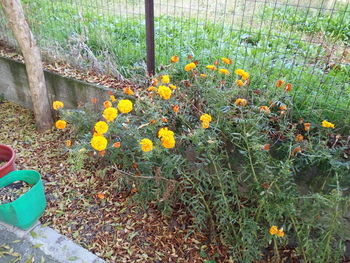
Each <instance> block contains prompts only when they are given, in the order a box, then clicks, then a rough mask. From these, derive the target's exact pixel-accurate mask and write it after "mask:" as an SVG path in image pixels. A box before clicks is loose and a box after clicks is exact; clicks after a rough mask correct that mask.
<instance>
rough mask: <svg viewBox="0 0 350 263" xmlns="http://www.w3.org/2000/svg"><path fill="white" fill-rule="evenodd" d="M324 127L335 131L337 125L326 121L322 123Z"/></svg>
mask: <svg viewBox="0 0 350 263" xmlns="http://www.w3.org/2000/svg"><path fill="white" fill-rule="evenodd" d="M322 127H325V128H332V129H334V127H335V125H334V124H333V123H331V122H328V121H326V120H324V121H323V122H322Z"/></svg>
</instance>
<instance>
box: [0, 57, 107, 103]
mask: <svg viewBox="0 0 350 263" xmlns="http://www.w3.org/2000/svg"><path fill="white" fill-rule="evenodd" d="M45 80H46V87H47V89H48V92H49V98H50V100H51V101H54V100H61V101H63V102H64V103H65V106H66V107H67V108H76V107H77V105H78V104H81V103H83V104H84V103H87V102H90V100H91V98H94V97H95V98H97V102H98V103H101V102H102V101H104V100H105V99H106V98H108V95H107V91H108V90H112V89H109V88H106V87H103V86H97V85H93V84H89V83H86V82H82V81H79V80H75V79H70V78H66V77H62V76H60V75H58V74H55V73H51V72H48V71H45ZM112 91H113V90H112ZM0 94H3V95H4V96H5V99H7V100H9V101H12V102H15V103H17V104H20V105H22V106H24V107H25V108H29V109H32V108H33V105H32V101H31V97H30V91H29V85H28V79H27V73H26V69H25V66H24V64H23V63H20V62H17V61H13V60H10V59H7V58H3V57H0Z"/></svg>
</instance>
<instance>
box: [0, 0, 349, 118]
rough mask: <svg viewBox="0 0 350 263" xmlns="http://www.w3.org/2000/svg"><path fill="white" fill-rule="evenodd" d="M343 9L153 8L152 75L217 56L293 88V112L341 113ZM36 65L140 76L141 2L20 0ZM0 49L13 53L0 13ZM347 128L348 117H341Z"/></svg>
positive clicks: (260, 1) (165, 4)
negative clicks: (176, 62) (175, 62)
mask: <svg viewBox="0 0 350 263" xmlns="http://www.w3.org/2000/svg"><path fill="white" fill-rule="evenodd" d="M349 2H350V1H349V0H155V1H154V13H155V18H154V25H155V46H156V50H155V52H156V65H158V66H159V65H161V64H166V63H168V61H169V58H170V56H172V55H178V56H179V57H180V58H181V60H182V61H186V58H187V56H188V55H192V56H193V57H194V58H195V59H198V60H199V61H200V63H202V64H206V63H208V64H211V63H213V61H215V60H216V59H218V58H221V57H223V56H226V57H229V58H231V59H232V60H233V68H245V69H246V70H248V71H249V72H251V73H252V80H254V81H255V82H256V83H258V84H259V85H261V87H266V86H268V85H270V84H271V82H274V81H275V80H277V79H284V80H286V81H289V82H293V84H294V87H295V93H294V96H295V97H298V100H297V102H296V103H298V104H300V105H308V108H307V109H308V110H310V111H315V112H316V113H317V114H325V113H326V115H327V116H329V118H331V117H332V116H333V115H334V114H347V115H346V116H348V113H349V111H350V85H349V81H350V65H349V61H350V58H349V53H350V47H349V45H350V4H349ZM22 3H23V6H24V8H25V12H26V17H27V19H28V21H29V23H30V25H31V28H32V30H33V32H34V35H35V36H36V38H37V40H38V43H39V45H40V47H41V50H42V53H43V57H44V58H45V59H49V60H50V59H51V60H60V61H66V62H68V63H71V64H73V65H76V66H79V67H83V68H94V69H95V70H97V71H100V72H111V73H115V74H116V73H121V74H122V75H125V76H131V75H132V74H133V72H134V71H137V70H140V69H141V70H142V69H145V59H146V41H145V39H146V34H145V6H144V5H145V2H144V1H143V0H22ZM0 39H1V40H2V42H5V43H6V44H7V45H10V46H14V47H15V46H16V44H15V41H14V39H13V37H12V35H11V33H10V32H9V31H8V29H7V27H6V21H5V19H4V16H3V14H2V13H0ZM347 118H349V117H347Z"/></svg>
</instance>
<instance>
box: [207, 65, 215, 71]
mask: <svg viewBox="0 0 350 263" xmlns="http://www.w3.org/2000/svg"><path fill="white" fill-rule="evenodd" d="M206 68H207V69H210V70H212V71H214V70H217V68H216V67H215V66H214V65H208V66H206Z"/></svg>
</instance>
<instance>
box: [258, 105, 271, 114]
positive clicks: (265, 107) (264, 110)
mask: <svg viewBox="0 0 350 263" xmlns="http://www.w3.org/2000/svg"><path fill="white" fill-rule="evenodd" d="M259 109H260V112H265V113H270V112H271V111H270V109H269V107H267V106H261V107H260V108H259Z"/></svg>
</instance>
